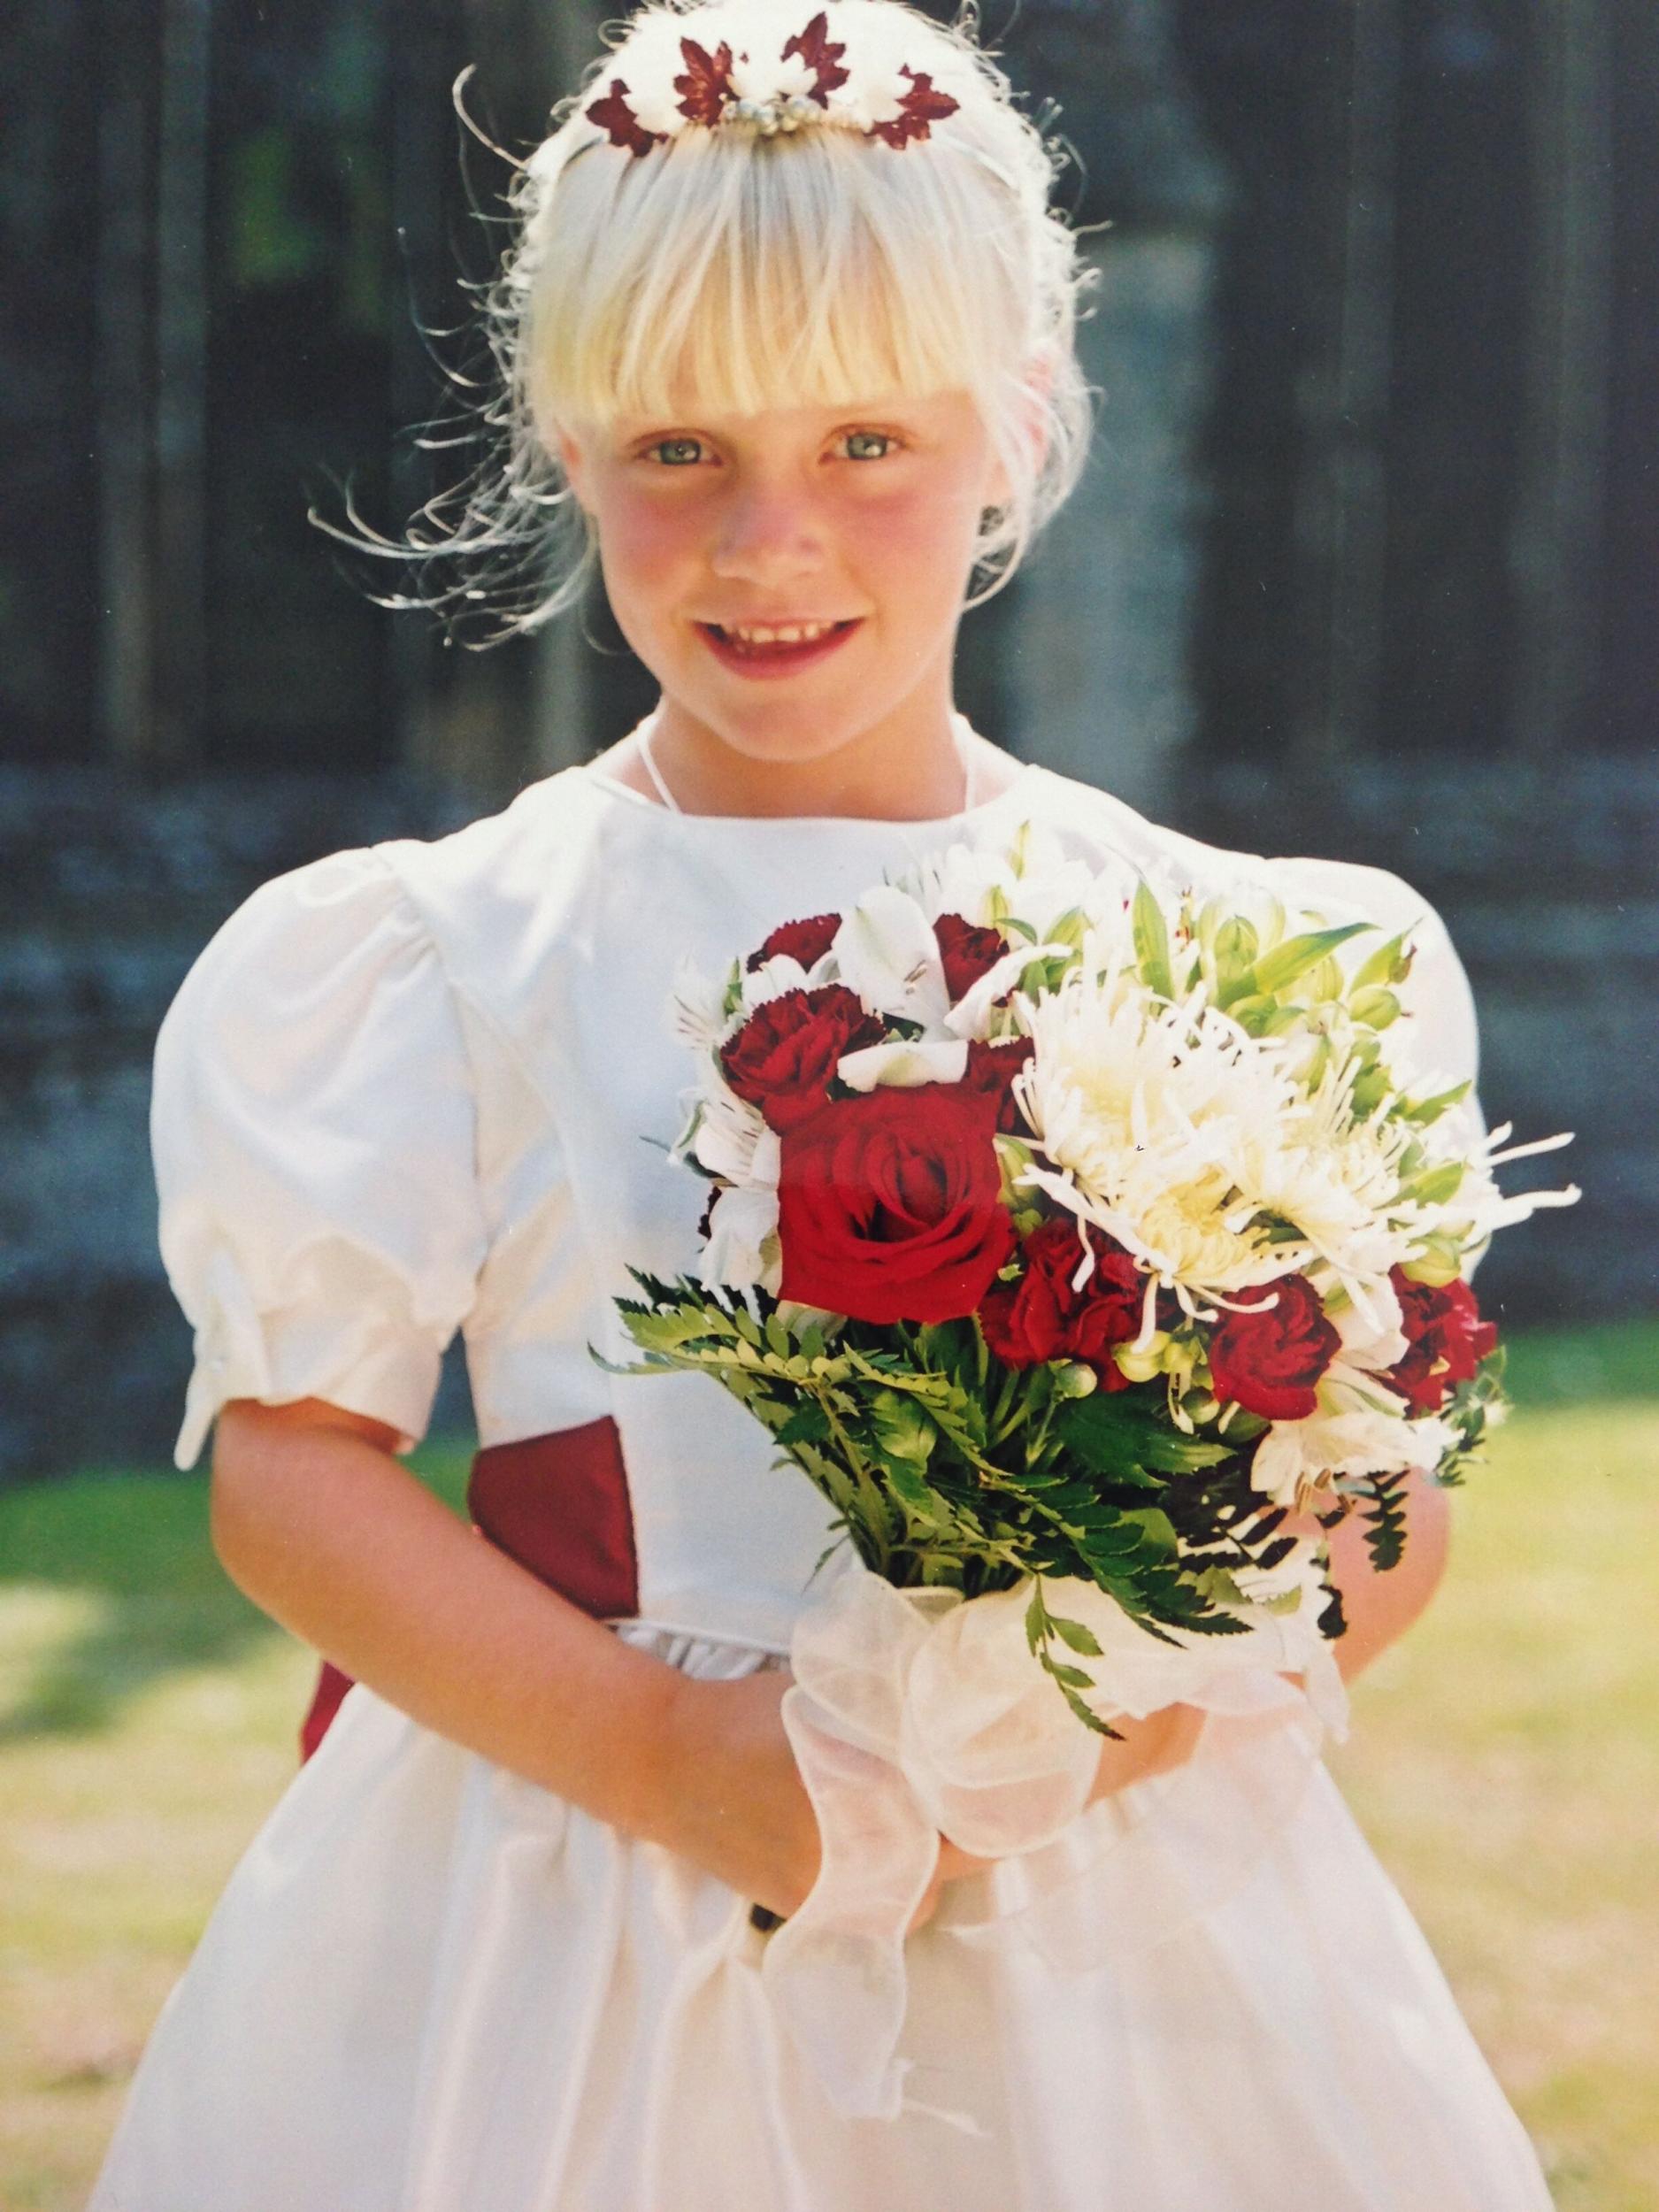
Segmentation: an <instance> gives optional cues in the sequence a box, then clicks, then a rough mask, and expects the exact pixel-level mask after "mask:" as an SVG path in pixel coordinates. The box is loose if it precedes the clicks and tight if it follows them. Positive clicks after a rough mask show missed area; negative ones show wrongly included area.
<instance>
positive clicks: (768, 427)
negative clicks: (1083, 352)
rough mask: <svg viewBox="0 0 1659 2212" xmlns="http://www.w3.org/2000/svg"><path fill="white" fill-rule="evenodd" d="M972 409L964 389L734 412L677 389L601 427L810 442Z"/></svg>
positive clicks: (615, 432)
mask: <svg viewBox="0 0 1659 2212" xmlns="http://www.w3.org/2000/svg"><path fill="white" fill-rule="evenodd" d="M973 411H974V401H973V396H972V393H971V392H969V391H968V390H967V388H965V387H962V388H949V389H941V390H935V391H930V392H910V391H902V390H898V389H895V388H887V389H885V390H872V391H870V392H867V393H857V394H854V395H853V396H849V398H847V399H844V400H843V399H837V400H831V401H817V400H815V401H811V402H809V403H805V404H803V405H795V406H775V407H763V408H758V409H755V410H750V411H737V410H734V409H733V408H731V407H730V406H727V405H723V404H721V403H719V402H718V401H713V402H710V400H708V399H705V398H703V397H702V396H699V395H698V394H697V393H696V392H695V391H694V390H691V389H685V388H682V389H681V390H680V391H679V392H677V393H675V394H674V395H673V396H672V399H671V401H670V403H669V404H668V405H667V406H666V407H665V408H664V409H663V410H662V411H660V412H655V413H650V414H618V415H616V416H613V417H612V418H611V420H610V422H609V423H608V425H607V426H606V427H607V428H608V429H609V431H610V433H611V435H612V436H616V437H622V438H626V437H629V436H631V435H633V434H635V433H636V432H639V431H642V430H647V429H650V428H652V427H654V426H656V425H657V423H658V422H661V421H674V422H682V421H684V422H695V423H696V424H697V425H698V426H700V427H702V428H703V429H705V430H709V431H713V432H718V434H721V435H722V436H725V437H729V438H731V439H733V440H734V441H738V442H747V443H751V444H756V445H760V444H766V443H785V442H792V441H795V440H798V439H807V440H810V439H812V438H816V437H818V436H821V435H822V434H823V433H824V432H825V431H826V430H827V429H830V428H832V427H833V426H835V425H837V424H839V423H844V422H849V421H854V420H863V419H872V420H876V419H884V418H885V419H904V420H907V421H910V422H917V423H924V424H927V425H931V426H938V427H941V428H942V427H947V426H952V425H955V424H956V423H957V422H959V421H962V420H964V419H965V418H966V417H968V416H970V415H972V412H973Z"/></svg>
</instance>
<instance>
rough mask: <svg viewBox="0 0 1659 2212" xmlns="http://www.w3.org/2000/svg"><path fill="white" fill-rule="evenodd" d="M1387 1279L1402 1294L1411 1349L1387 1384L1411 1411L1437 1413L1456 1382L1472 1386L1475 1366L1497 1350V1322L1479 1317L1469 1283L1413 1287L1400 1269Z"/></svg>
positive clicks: (1402, 1318) (1402, 1315)
mask: <svg viewBox="0 0 1659 2212" xmlns="http://www.w3.org/2000/svg"><path fill="white" fill-rule="evenodd" d="M1388 1279H1389V1281H1390V1282H1391V1283H1392V1284H1393V1285H1394V1289H1395V1291H1396V1292H1397V1293H1398V1294H1399V1298H1400V1325H1401V1327H1402V1329H1403V1330H1404V1331H1405V1335H1406V1343H1407V1345H1408V1346H1409V1350H1408V1351H1407V1353H1406V1356H1405V1357H1404V1358H1403V1359H1402V1361H1401V1362H1400V1363H1399V1365H1398V1366H1397V1367H1392V1368H1390V1369H1389V1371H1388V1372H1387V1374H1386V1375H1385V1376H1384V1378H1383V1380H1384V1381H1385V1382H1386V1383H1388V1384H1390V1385H1392V1386H1393V1387H1394V1389H1395V1390H1397V1391H1398V1392H1399V1393H1400V1394H1401V1396H1402V1398H1403V1399H1404V1400H1405V1401H1406V1403H1407V1404H1408V1405H1409V1407H1410V1409H1411V1410H1412V1412H1413V1413H1438V1412H1439V1411H1440V1408H1441V1406H1443V1405H1444V1404H1445V1402H1446V1400H1447V1398H1448V1394H1450V1392H1451V1390H1452V1387H1453V1386H1454V1384H1456V1383H1463V1382H1472V1381H1473V1379H1474V1375H1475V1370H1476V1368H1477V1367H1479V1364H1480V1363H1481V1361H1482V1360H1483V1359H1485V1358H1486V1355H1487V1354H1488V1353H1489V1352H1492V1351H1494V1350H1495V1349H1496V1348H1497V1342H1498V1332H1497V1326H1496V1324H1495V1323H1494V1322H1491V1321H1483V1320H1482V1319H1481V1317H1480V1309H1479V1306H1478V1305H1477V1304H1476V1303H1475V1294H1474V1292H1473V1291H1472V1290H1471V1289H1470V1287H1469V1286H1468V1284H1467V1283H1464V1282H1455V1283H1445V1284H1434V1283H1414V1282H1413V1281H1412V1280H1411V1279H1410V1277H1409V1275H1405V1274H1402V1271H1401V1270H1400V1269H1399V1268H1397V1267H1394V1268H1391V1269H1390V1270H1389V1271H1388Z"/></svg>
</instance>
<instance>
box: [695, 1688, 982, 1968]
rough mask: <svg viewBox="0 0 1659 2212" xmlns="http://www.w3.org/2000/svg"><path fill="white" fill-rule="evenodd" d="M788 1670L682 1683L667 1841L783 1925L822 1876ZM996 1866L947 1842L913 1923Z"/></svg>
mask: <svg viewBox="0 0 1659 2212" xmlns="http://www.w3.org/2000/svg"><path fill="white" fill-rule="evenodd" d="M793 1680H794V1677H793V1675H791V1673H790V1672H789V1671H788V1669H787V1667H779V1668H769V1669H763V1670H761V1671H758V1672H757V1673H754V1674H749V1675H744V1676H742V1677H741V1678H739V1679H738V1680H736V1681H733V1682H709V1681H703V1680H699V1679H697V1678H695V1677H693V1676H684V1677H682V1678H680V1685H679V1688H678V1692H677V1694H676V1697H675V1701H674V1703H673V1706H672V1711H671V1727H670V1731H669V1741H668V1744H667V1746H666V1748H665V1751H664V1775H663V1784H664V1787H663V1793H662V1801H663V1806H664V1815H663V1818H662V1820H661V1821H660V1823H658V1824H657V1827H656V1829H655V1831H654V1832H655V1833H656V1835H657V1839H658V1840H659V1841H662V1842H664V1843H667V1844H668V1845H670V1846H671V1847H672V1849H674V1850H676V1851H678V1852H680V1854H681V1855H682V1856H683V1857H686V1858H687V1859H689V1860H690V1861H691V1862H692V1863H693V1864H694V1865H695V1866H700V1867H702V1868H703V1870H704V1872H705V1873H709V1874H712V1875H714V1876H716V1877H717V1878H718V1879H719V1880H720V1881H723V1882H726V1883H727V1884H729V1885H730V1886H731V1887H732V1888H733V1889H735V1890H738V1891H740V1892H741V1893H742V1894H743V1895H744V1896H746V1897H749V1898H752V1899H753V1900H754V1901H755V1902H756V1903H757V1904H759V1905H764V1906H765V1907H766V1909H767V1910H768V1911H770V1912H774V1913H777V1914H778V1915H780V1916H781V1917H783V1918H786V1919H787V1917H788V1916H789V1915H790V1914H791V1913H792V1912H795V1911H796V1910H797V1909H799V1908H800V1906H801V1905H803V1903H804V1902H805V1901H806V1896H807V1893H808V1892H809V1891H810V1888H811V1887H812V1885H813V1883H814V1882H815V1881H816V1880H817V1879H818V1860H819V1857H820V1851H819V1845H818V1816H817V1815H816V1814H815V1813H814V1812H813V1810H812V1801H811V1799H810V1797H809V1796H808V1795H807V1793H806V1786H805V1785H804V1784H803V1781H802V1779H801V1776H800V1773H799V1770H797V1768H796V1766H795V1753H794V1750H793V1749H792V1747H791V1746H790V1743H789V1739H788V1737H787V1735H786V1734H785V1732H784V1726H783V1717H782V1715H781V1712H780V1707H781V1705H782V1703H783V1694H784V1692H785V1691H786V1690H787V1688H788V1687H789V1685H790V1683H791V1682H792V1681H793ZM989 1863H990V1862H989V1861H988V1860H986V1859H976V1858H972V1857H971V1856H970V1855H969V1854H968V1853H967V1852H965V1851H961V1850H958V1849H957V1847H956V1845H955V1844H954V1843H951V1842H949V1841H948V1840H947V1839H944V1838H943V1837H941V1839H940V1847H939V1863H938V1865H937V1866H936V1867H935V1869H934V1870H933V1880H932V1881H931V1882H930V1883H929V1884H928V1886H927V1891H926V1895H925V1896H924V1897H923V1899H922V1901H921V1903H920V1904H919V1905H918V1907H917V1909H916V1911H915V1913H914V1914H913V1915H912V1916H911V1919H910V1926H911V1927H912V1928H919V1927H920V1926H921V1925H922V1924H923V1922H924V1921H926V1920H927V1919H928V1918H930V1917H931V1916H932V1914H933V1909H934V1907H935V1906H936V1905H937V1904H938V1902H939V1893H940V1891H941V1888H942V1886H944V1884H945V1883H946V1882H951V1881H956V1880H959V1879H960V1878H961V1877H962V1876H963V1875H964V1874H977V1873H979V1871H980V1870H982V1869H983V1868H984V1867H986V1866H987V1865H988V1864H989Z"/></svg>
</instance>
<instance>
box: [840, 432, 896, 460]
mask: <svg viewBox="0 0 1659 2212" xmlns="http://www.w3.org/2000/svg"><path fill="white" fill-rule="evenodd" d="M895 443H896V441H895V438H894V435H893V434H892V432H891V431H890V430H849V432H848V433H847V457H848V459H849V461H884V460H886V458H887V453H888V450H889V449H890V448H891V447H892V446H893V445H894V444H895Z"/></svg>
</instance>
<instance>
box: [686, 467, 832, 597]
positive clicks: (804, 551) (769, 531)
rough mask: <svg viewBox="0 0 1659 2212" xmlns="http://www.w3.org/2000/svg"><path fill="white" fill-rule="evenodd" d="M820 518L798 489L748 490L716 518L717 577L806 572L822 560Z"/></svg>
mask: <svg viewBox="0 0 1659 2212" xmlns="http://www.w3.org/2000/svg"><path fill="white" fill-rule="evenodd" d="M824 551H825V548H824V538H823V531H822V527H821V524H820V520H819V518H818V515H817V514H816V513H815V511H814V510H813V507H812V503H811V502H810V500H808V499H805V498H803V496H802V495H801V494H800V492H799V491H797V490H786V489H780V488H764V487H758V486H757V487H753V488H744V489H742V490H740V491H738V492H736V493H734V495H733V497H732V499H731V501H730V503H728V504H727V505H726V509H725V511H724V513H723V514H722V516H721V518H720V527H719V531H718V535H717V537H716V540H715V545H714V550H713V554H712V556H711V563H710V565H711V566H712V567H713V570H714V572H715V574H716V575H717V576H724V577H729V578H733V579H735V580H739V581H741V582H745V583H771V582H775V581H777V580H779V579H780V578H784V577H792V576H807V575H810V574H812V573H813V572H814V571H816V570H817V569H818V568H821V567H822V565H823V563H824Z"/></svg>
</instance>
